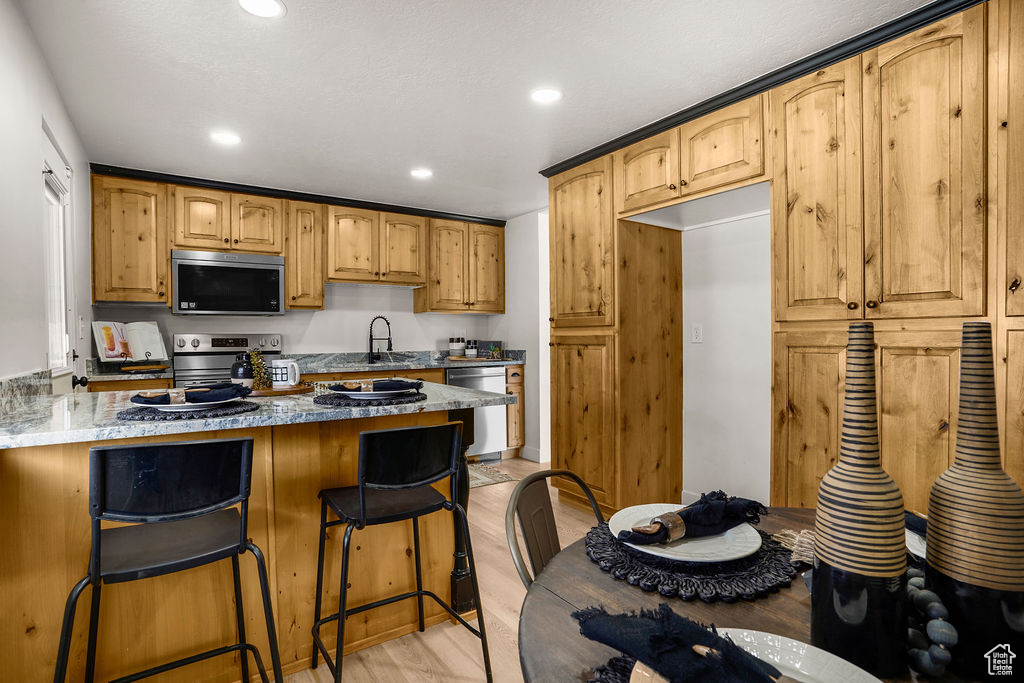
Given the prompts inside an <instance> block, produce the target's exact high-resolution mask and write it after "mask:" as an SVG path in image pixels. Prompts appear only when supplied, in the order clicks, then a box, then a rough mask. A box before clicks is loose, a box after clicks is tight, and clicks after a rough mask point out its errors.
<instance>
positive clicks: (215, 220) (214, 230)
mask: <svg viewBox="0 0 1024 683" xmlns="http://www.w3.org/2000/svg"><path fill="white" fill-rule="evenodd" d="M169 190H170V193H171V197H172V198H173V203H174V233H173V239H174V246H175V247H179V248H182V249H227V248H228V247H229V246H230V243H231V239H230V238H231V194H230V193H229V192H221V191H219V190H207V189H204V188H199V187H185V186H183V185H172V186H171V187H170V188H169Z"/></svg>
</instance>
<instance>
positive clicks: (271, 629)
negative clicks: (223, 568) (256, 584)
mask: <svg viewBox="0 0 1024 683" xmlns="http://www.w3.org/2000/svg"><path fill="white" fill-rule="evenodd" d="M245 547H246V549H247V550H248V551H249V552H251V553H252V554H253V555H254V556H255V557H256V568H257V569H258V570H259V574H260V592H261V593H263V617H264V618H265V619H266V620H267V640H268V641H269V645H270V662H271V664H273V666H274V680H275V681H276V683H284V674H283V673H282V672H281V653H280V652H279V651H278V649H277V627H276V626H275V625H274V606H273V603H271V602H270V582H269V581H268V580H267V563H266V561H265V560H264V559H263V553H262V552H261V551H260V549H259V548H258V547H256V545H255V544H253V543H252V542H249V543H246V544H245Z"/></svg>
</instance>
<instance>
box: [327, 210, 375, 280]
mask: <svg viewBox="0 0 1024 683" xmlns="http://www.w3.org/2000/svg"><path fill="white" fill-rule="evenodd" d="M379 225H380V214H379V213H378V212H376V211H366V210H365V209H352V208H349V207H347V206H330V207H328V208H327V280H328V281H333V282H353V281H354V282H367V281H373V282H376V281H377V279H378V278H379V275H377V273H379V272H380V267H379V261H378V257H379V255H380V248H379V246H378V238H379V230H378V226H379Z"/></svg>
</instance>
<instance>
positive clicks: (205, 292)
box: [171, 249, 284, 315]
mask: <svg viewBox="0 0 1024 683" xmlns="http://www.w3.org/2000/svg"><path fill="white" fill-rule="evenodd" d="M171 281H172V282H173V283H174V288H173V293H174V304H173V306H172V310H173V312H174V313H175V314H177V315H283V314H284V258H282V257H280V256H262V255H257V254H231V253H223V252H217V251H184V250H181V249H172V250H171Z"/></svg>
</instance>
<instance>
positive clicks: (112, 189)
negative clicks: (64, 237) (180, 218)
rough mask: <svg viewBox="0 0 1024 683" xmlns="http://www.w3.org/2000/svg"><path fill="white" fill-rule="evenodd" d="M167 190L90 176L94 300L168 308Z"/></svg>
mask: <svg viewBox="0 0 1024 683" xmlns="http://www.w3.org/2000/svg"><path fill="white" fill-rule="evenodd" d="M169 247H170V239H169V238H168V236H167V186H166V185H164V184H162V183H151V182H145V181H139V180H127V179H125V178H112V177H107V176H98V175H94V176H92V300H93V303H95V302H98V301H132V302H149V303H164V304H166V303H167V302H168V300H169V299H168V297H167V295H168V292H169V288H168V285H169V283H170V280H169V278H168V273H169V272H170V258H171V255H170V249H169Z"/></svg>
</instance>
